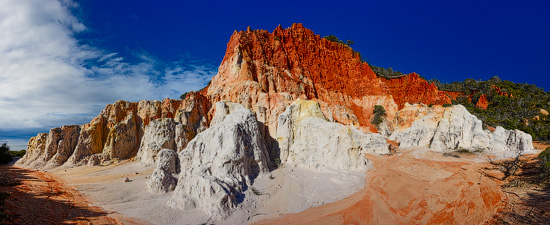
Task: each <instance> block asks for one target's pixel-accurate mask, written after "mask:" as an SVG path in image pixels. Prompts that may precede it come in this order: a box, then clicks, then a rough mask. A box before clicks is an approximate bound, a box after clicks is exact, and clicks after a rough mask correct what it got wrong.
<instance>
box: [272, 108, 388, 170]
mask: <svg viewBox="0 0 550 225" xmlns="http://www.w3.org/2000/svg"><path fill="white" fill-rule="evenodd" d="M277 142H278V144H279V148H280V149H281V152H280V160H281V162H282V163H284V164H289V165H293V166H300V167H306V168H312V169H318V170H322V169H324V170H326V169H329V170H345V171H348V170H365V169H367V167H366V165H367V159H366V157H365V153H371V154H372V153H375V154H385V153H389V149H388V145H387V143H386V139H385V138H384V137H383V136H382V135H380V134H365V133H363V132H361V131H358V130H357V129H355V128H354V127H352V126H345V125H342V124H339V123H334V122H328V121H327V120H326V119H325V117H324V116H323V113H322V112H321V108H320V106H319V103H317V102H314V101H305V100H297V101H295V102H294V103H293V104H292V105H290V106H289V107H287V109H286V111H285V112H284V113H283V114H281V115H280V116H279V125H278V129H277Z"/></svg>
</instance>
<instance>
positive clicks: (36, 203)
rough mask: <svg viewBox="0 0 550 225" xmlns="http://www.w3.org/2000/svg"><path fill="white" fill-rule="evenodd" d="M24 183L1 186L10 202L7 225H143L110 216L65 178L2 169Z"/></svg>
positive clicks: (8, 167) (120, 217)
mask: <svg viewBox="0 0 550 225" xmlns="http://www.w3.org/2000/svg"><path fill="white" fill-rule="evenodd" d="M0 171H7V172H9V173H10V174H11V175H12V176H14V177H15V178H16V179H18V180H20V181H21V182H20V183H19V184H18V185H16V186H9V187H0V191H3V192H8V193H10V196H9V198H8V199H7V200H6V205H5V208H6V214H8V215H9V216H10V219H9V220H8V221H5V223H6V224H139V221H134V220H132V219H129V218H125V217H123V216H121V215H119V214H112V215H108V214H107V213H105V212H104V211H103V210H102V209H101V208H100V207H97V206H91V205H90V204H89V202H88V200H87V199H86V198H84V197H82V196H81V195H80V194H79V193H78V192H77V191H76V190H74V189H73V188H71V187H70V186H69V185H67V184H66V183H65V182H64V181H63V179H60V178H59V177H57V176H55V175H53V174H49V173H43V172H40V171H35V170H29V169H23V168H19V167H14V166H0Z"/></svg>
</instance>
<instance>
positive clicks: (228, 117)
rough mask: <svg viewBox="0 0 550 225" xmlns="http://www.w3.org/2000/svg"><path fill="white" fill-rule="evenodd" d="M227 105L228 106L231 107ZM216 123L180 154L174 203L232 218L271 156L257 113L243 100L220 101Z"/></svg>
mask: <svg viewBox="0 0 550 225" xmlns="http://www.w3.org/2000/svg"><path fill="white" fill-rule="evenodd" d="M226 109H227V110H226ZM214 118H216V119H217V120H216V123H215V124H213V125H212V126H211V127H210V128H208V129H206V130H205V131H203V132H202V133H200V134H198V135H197V136H196V137H195V138H194V139H193V140H192V141H191V142H189V144H188V146H187V147H186V148H185V149H184V150H183V151H181V152H180V153H179V159H180V165H181V171H182V172H181V173H180V175H179V177H178V179H179V180H180V181H185V182H179V183H178V184H177V187H176V191H175V193H174V196H173V197H172V199H171V200H170V202H169V205H171V206H172V207H176V208H180V209H193V208H200V209H202V210H204V211H205V212H206V213H208V214H209V215H211V216H212V217H214V218H217V219H223V218H225V217H227V216H228V215H229V214H230V213H231V211H232V210H233V209H234V208H235V206H236V205H237V204H238V203H239V202H241V201H242V199H243V198H244V195H243V192H244V191H246V190H247V189H248V188H249V187H250V186H251V185H252V182H253V180H254V178H256V177H257V176H259V175H260V174H261V173H264V172H267V171H268V166H269V164H268V163H269V160H268V156H267V150H266V147H265V145H264V141H263V137H262V135H261V133H260V130H259V128H258V122H257V120H256V118H255V116H254V114H253V113H252V112H251V111H250V110H248V109H246V108H244V107H243V106H242V105H240V104H233V103H229V102H219V103H217V104H216V115H215V117H214Z"/></svg>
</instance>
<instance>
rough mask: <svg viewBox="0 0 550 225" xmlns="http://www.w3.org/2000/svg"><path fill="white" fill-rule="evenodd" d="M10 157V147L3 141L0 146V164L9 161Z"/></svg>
mask: <svg viewBox="0 0 550 225" xmlns="http://www.w3.org/2000/svg"><path fill="white" fill-rule="evenodd" d="M11 160H12V157H11V154H10V147H9V146H8V144H7V143H3V144H2V145H1V146H0V164H6V163H9V162H11Z"/></svg>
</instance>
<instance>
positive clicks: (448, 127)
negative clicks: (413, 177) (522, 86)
mask: <svg viewBox="0 0 550 225" xmlns="http://www.w3.org/2000/svg"><path fill="white" fill-rule="evenodd" d="M411 121H413V122H412V123H411ZM390 123H391V125H390V127H392V128H393V129H394V132H393V133H391V136H390V137H389V139H390V140H393V141H397V142H399V143H400V147H416V146H423V147H430V148H432V149H468V150H489V151H512V152H514V151H515V152H520V153H521V152H529V151H532V150H533V143H532V138H531V135H528V134H526V133H524V132H522V131H519V130H513V131H510V130H505V129H504V128H502V127H497V129H495V131H493V132H491V131H489V130H483V126H482V122H481V120H479V119H478V118H476V117H475V116H473V115H472V114H470V113H469V112H468V110H466V108H464V106H462V105H454V106H451V107H442V106H432V107H427V106H426V105H406V106H405V108H404V109H402V110H401V111H400V112H398V113H397V116H396V119H395V120H394V121H392V122H390Z"/></svg>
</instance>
